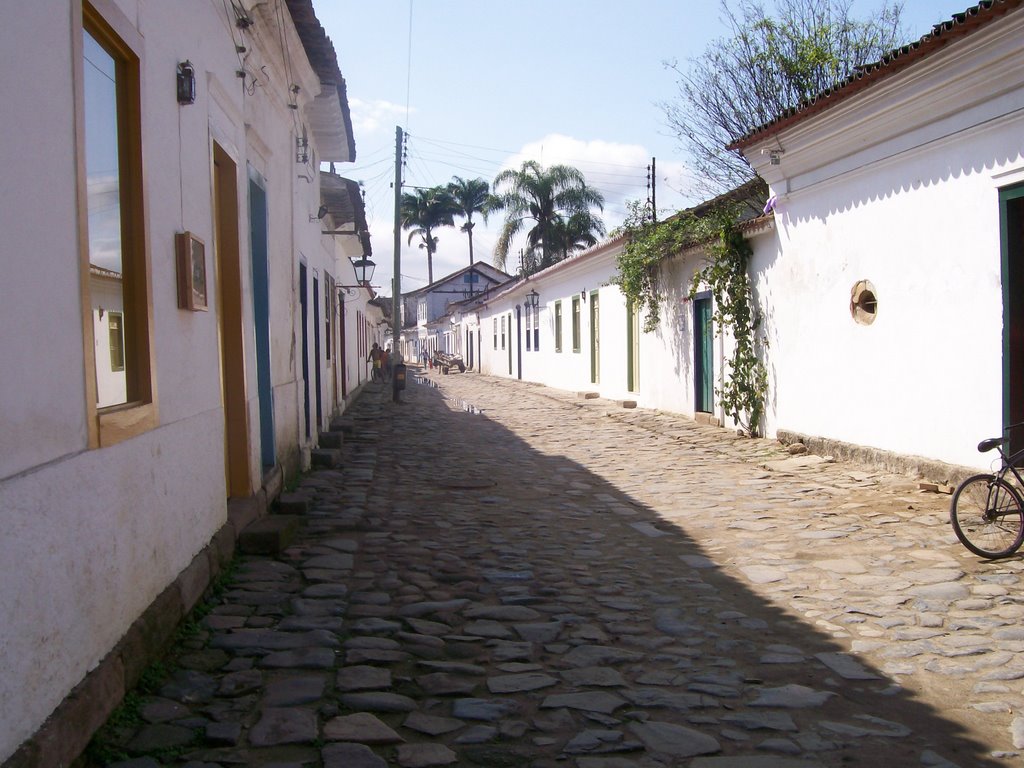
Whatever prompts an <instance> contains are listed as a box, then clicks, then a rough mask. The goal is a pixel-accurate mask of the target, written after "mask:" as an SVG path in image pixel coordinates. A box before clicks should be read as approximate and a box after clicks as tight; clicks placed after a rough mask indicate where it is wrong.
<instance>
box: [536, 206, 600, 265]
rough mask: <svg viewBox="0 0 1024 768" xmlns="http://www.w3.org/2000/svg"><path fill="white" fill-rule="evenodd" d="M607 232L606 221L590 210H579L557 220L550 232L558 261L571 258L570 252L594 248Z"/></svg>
mask: <svg viewBox="0 0 1024 768" xmlns="http://www.w3.org/2000/svg"><path fill="white" fill-rule="evenodd" d="M604 233H605V230H604V222H602V221H601V219H599V218H598V217H596V216H594V215H593V214H592V213H591V212H590V211H578V212H576V213H574V214H572V215H571V216H569V217H568V218H562V217H559V218H557V219H556V220H555V222H554V224H553V225H552V227H551V230H550V232H549V234H548V239H549V240H550V243H551V249H552V251H553V252H554V253H555V254H557V256H558V259H557V260H558V261H561V260H563V259H567V258H569V254H571V253H575V252H576V251H582V250H585V249H587V248H593V247H594V246H595V245H597V243H598V238H599V237H602V236H603V235H604Z"/></svg>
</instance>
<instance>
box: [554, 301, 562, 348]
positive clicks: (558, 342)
mask: <svg viewBox="0 0 1024 768" xmlns="http://www.w3.org/2000/svg"><path fill="white" fill-rule="evenodd" d="M561 351H562V302H561V301H556V302H555V352H561Z"/></svg>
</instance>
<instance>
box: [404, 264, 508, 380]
mask: <svg viewBox="0 0 1024 768" xmlns="http://www.w3.org/2000/svg"><path fill="white" fill-rule="evenodd" d="M508 280H509V276H508V275H507V274H505V273H504V272H502V271H501V270H500V269H498V268H496V267H492V266H491V265H490V264H487V263H485V262H481V261H478V262H476V263H475V264H472V265H471V266H468V267H464V268H463V269H460V270H458V271H457V272H452V273H451V274H450V275H445V276H444V277H442V278H439V279H437V280H435V281H434V282H433V283H431V284H430V285H426V286H424V287H423V288H419V289H417V290H415V291H409V292H408V293H404V294H402V311H403V315H404V316H403V318H402V326H401V327H402V335H401V338H400V341H399V343H400V344H402V353H403V354H404V355H405V359H406V360H408V361H410V362H411V361H415V360H418V359H421V356H422V354H423V352H424V351H426V352H427V353H428V354H433V353H434V352H438V351H440V352H460V351H461V348H462V342H461V340H458V339H456V340H454V341H453V340H452V338H451V336H450V325H449V320H448V313H449V311H450V307H451V305H453V304H457V303H460V302H463V301H466V300H472V299H473V298H474V297H475V296H478V295H484V294H487V293H489V292H491V291H492V290H493V289H494V288H495V287H496V286H498V285H501V284H502V283H505V282H507V281H508ZM446 334H449V338H448V340H447V341H446V340H445V335H446Z"/></svg>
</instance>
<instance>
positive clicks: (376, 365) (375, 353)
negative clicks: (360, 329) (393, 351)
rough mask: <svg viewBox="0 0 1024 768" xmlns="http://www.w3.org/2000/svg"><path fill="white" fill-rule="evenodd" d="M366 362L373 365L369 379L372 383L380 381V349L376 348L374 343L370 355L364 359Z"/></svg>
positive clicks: (376, 345)
mask: <svg viewBox="0 0 1024 768" xmlns="http://www.w3.org/2000/svg"><path fill="white" fill-rule="evenodd" d="M366 362H368V363H373V370H372V371H371V372H370V378H371V379H372V380H373V381H380V380H381V376H382V373H381V370H382V368H381V365H382V361H381V348H380V346H378V344H377V342H376V341H375V342H373V347H372V348H371V349H370V354H369V355H368V356H367V357H366Z"/></svg>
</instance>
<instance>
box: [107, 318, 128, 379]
mask: <svg viewBox="0 0 1024 768" xmlns="http://www.w3.org/2000/svg"><path fill="white" fill-rule="evenodd" d="M107 317H108V322H107V336H108V338H109V339H110V370H111V371H123V370H124V334H123V333H122V332H121V322H122V320H121V313H120V312H110V313H109V314H108V315H107Z"/></svg>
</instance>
